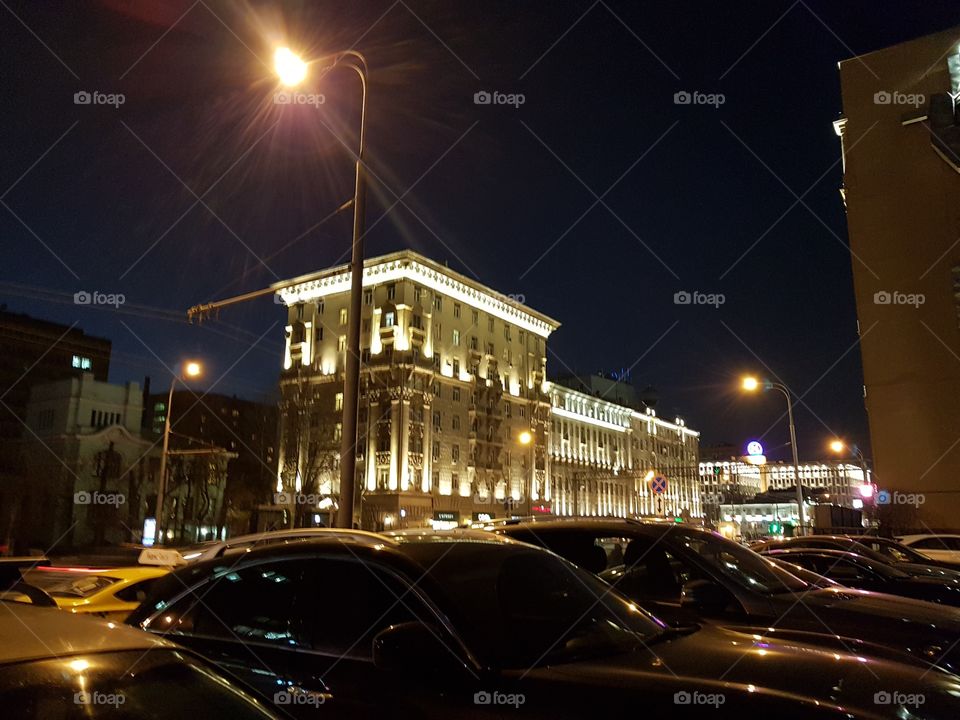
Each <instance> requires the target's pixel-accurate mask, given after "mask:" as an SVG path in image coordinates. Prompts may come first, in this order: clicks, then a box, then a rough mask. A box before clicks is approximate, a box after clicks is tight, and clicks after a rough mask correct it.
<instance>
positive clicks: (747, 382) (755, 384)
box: [740, 375, 807, 535]
mask: <svg viewBox="0 0 960 720" xmlns="http://www.w3.org/2000/svg"><path fill="white" fill-rule="evenodd" d="M740 387H741V388H742V389H743V390H745V391H746V392H756V391H757V390H760V389H761V388H762V389H763V390H777V391H778V392H780V393H783V396H784V397H785V398H786V399H787V419H788V421H789V423H790V448H791V450H793V476H794V478H795V479H796V483H797V511H798V512H799V517H800V534H801V535H802V534H803V531H804V527H805V526H806V524H807V520H806V517H805V513H804V511H803V483H802V482H801V480H800V460H799V459H798V456H797V429H796V427H795V426H794V424H793V398H792V397H791V395H790V391H789V390H788V389H787V387H786V385H782V384H781V383H775V382H772V381H770V380H764V381H763V382H761V381H760V380H759V379H758V378H756V377H754V376H752V375H747V376H746V377H744V378H743V379H742V380H741V383H740Z"/></svg>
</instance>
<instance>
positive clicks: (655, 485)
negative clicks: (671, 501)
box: [650, 475, 667, 495]
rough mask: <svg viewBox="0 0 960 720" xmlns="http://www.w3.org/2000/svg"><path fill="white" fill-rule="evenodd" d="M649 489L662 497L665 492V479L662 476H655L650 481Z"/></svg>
mask: <svg viewBox="0 0 960 720" xmlns="http://www.w3.org/2000/svg"><path fill="white" fill-rule="evenodd" d="M650 489H651V490H653V491H654V492H655V493H656V494H657V495H662V494H663V493H665V492H666V491H667V479H666V478H665V477H664V476H663V475H657V476H656V477H655V478H654V479H653V480H651V481H650Z"/></svg>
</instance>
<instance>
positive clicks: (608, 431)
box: [547, 383, 703, 518]
mask: <svg viewBox="0 0 960 720" xmlns="http://www.w3.org/2000/svg"><path fill="white" fill-rule="evenodd" d="M548 393H549V395H550V405H551V421H550V422H551V424H550V433H549V436H548V440H547V443H548V448H549V455H550V482H551V499H552V502H553V505H552V507H553V512H554V514H556V515H617V516H624V517H626V516H634V515H644V516H647V515H661V516H662V515H673V516H675V517H687V518H699V517H702V515H703V513H702V509H701V503H700V487H699V482H698V479H697V470H696V468H697V459H698V447H699V439H700V434H699V433H698V432H696V431H694V430H691V429H690V428H688V427H686V425H685V423H684V421H683V420H680V419H679V418H678V419H677V420H676V422H673V423H671V422H666V421H664V420H662V419H660V418H658V417H657V416H656V412H655V411H654V410H653V409H650V408H647V409H645V410H644V411H643V412H639V411H637V410H634V409H632V408H629V407H625V406H623V405H617V404H615V403H611V402H606V401H604V400H601V399H599V398H597V397H595V396H593V395H587V394H585V393H582V392H578V391H576V390H571V389H570V388H567V387H564V386H562V385H558V384H554V383H551V384H550V385H549V387H548ZM657 476H663V477H664V478H666V480H667V487H666V489H665V491H664V492H662V493H656V492H654V491H653V489H652V483H651V479H652V478H653V477H657Z"/></svg>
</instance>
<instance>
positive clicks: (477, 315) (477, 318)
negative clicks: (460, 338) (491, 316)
mask: <svg viewBox="0 0 960 720" xmlns="http://www.w3.org/2000/svg"><path fill="white" fill-rule="evenodd" d="M472 321H473V327H477V325H479V324H480V313H479V312H477V311H476V310H474V311H473V312H472Z"/></svg>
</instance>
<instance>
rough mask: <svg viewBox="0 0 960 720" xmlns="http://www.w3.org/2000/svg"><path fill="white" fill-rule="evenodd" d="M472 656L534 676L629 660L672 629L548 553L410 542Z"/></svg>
mask: <svg viewBox="0 0 960 720" xmlns="http://www.w3.org/2000/svg"><path fill="white" fill-rule="evenodd" d="M403 551H404V552H405V553H406V554H407V555H408V556H410V557H411V558H413V559H414V560H415V561H416V562H417V563H418V564H419V565H421V566H422V567H424V568H428V569H429V575H430V577H431V578H432V579H433V580H434V581H436V582H437V583H439V585H440V588H441V590H440V592H441V594H442V596H443V598H444V599H445V600H446V601H447V604H448V605H449V607H448V608H445V611H446V612H447V613H448V614H449V615H450V616H451V617H452V618H454V622H455V624H456V625H457V629H458V631H459V632H460V633H461V635H462V636H463V638H464V639H465V641H466V642H467V644H468V646H469V647H470V648H471V650H472V651H473V652H474V653H475V654H476V655H477V657H478V658H479V659H480V660H481V661H482V662H484V663H485V664H487V665H489V666H491V667H496V668H500V669H522V670H526V669H529V668H532V667H537V666H540V665H550V664H558V663H565V662H574V661H576V660H581V659H584V658H586V657H599V656H606V655H613V654H616V653H622V652H629V651H631V650H633V649H635V648H637V647H638V646H640V645H641V643H642V642H648V641H650V640H651V639H652V638H654V637H655V636H657V635H659V634H661V633H663V632H664V631H665V630H666V626H665V625H664V624H663V623H661V622H660V621H658V620H656V619H654V618H653V617H651V616H650V615H648V614H646V613H645V612H644V611H643V610H641V609H640V608H638V607H637V606H636V605H634V604H633V603H631V602H630V601H629V600H627V599H626V598H624V597H623V596H621V595H620V594H619V593H617V592H616V591H615V590H613V589H612V588H611V587H610V586H609V585H607V584H606V583H604V582H602V581H601V580H599V579H598V578H596V577H595V576H593V575H591V574H590V573H587V572H584V571H583V570H580V569H579V568H577V567H575V566H574V565H571V564H570V563H568V562H566V561H565V560H561V559H560V558H558V557H557V556H555V555H552V554H550V553H547V552H545V551H542V550H538V549H535V548H531V547H527V546H523V545H506V544H499V543H486V542H455V543H450V542H409V543H406V544H405V546H404V548H403Z"/></svg>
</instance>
